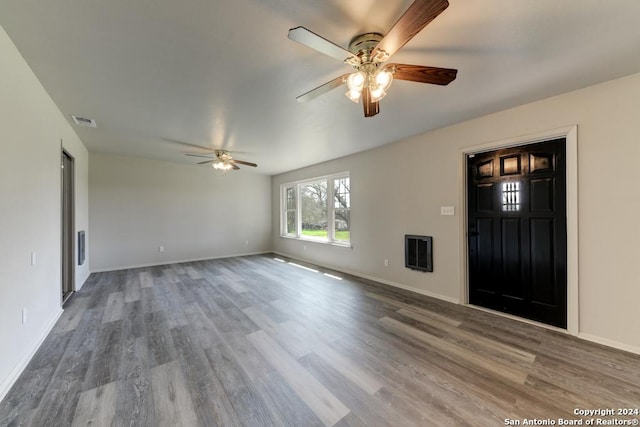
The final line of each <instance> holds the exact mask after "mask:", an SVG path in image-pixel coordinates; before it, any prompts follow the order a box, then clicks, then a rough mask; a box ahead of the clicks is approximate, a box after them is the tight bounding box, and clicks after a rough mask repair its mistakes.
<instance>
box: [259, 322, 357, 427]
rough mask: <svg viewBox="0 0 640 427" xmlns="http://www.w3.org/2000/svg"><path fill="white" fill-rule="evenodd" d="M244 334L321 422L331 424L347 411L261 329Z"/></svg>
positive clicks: (347, 411)
mask: <svg viewBox="0 0 640 427" xmlns="http://www.w3.org/2000/svg"><path fill="white" fill-rule="evenodd" d="M247 337H248V338H249V341H251V343H252V344H253V345H254V346H255V347H256V348H257V349H258V350H259V351H260V352H261V353H262V354H263V355H264V357H265V358H266V359H267V361H268V362H269V363H270V364H271V365H272V366H273V367H274V368H275V369H276V370H277V371H278V372H279V373H280V375H282V377H283V378H284V379H285V381H287V383H288V384H289V385H290V386H291V388H292V389H294V390H295V392H296V393H297V394H298V396H300V399H302V400H303V401H304V402H305V403H306V404H307V405H308V406H309V408H311V410H312V411H313V412H314V413H315V414H316V415H317V416H318V418H320V419H321V420H322V422H323V423H324V425H326V426H332V425H334V424H335V423H337V422H338V421H340V419H341V418H342V417H344V416H345V415H347V414H348V413H349V408H347V407H346V406H344V404H342V402H340V401H339V400H338V399H337V398H336V397H335V396H334V395H333V394H331V392H330V391H329V390H327V389H326V388H325V387H324V386H323V385H322V384H321V383H320V382H319V381H318V380H317V379H315V378H314V377H313V376H311V375H310V374H309V373H308V372H307V371H306V370H305V369H304V368H303V367H302V366H300V364H299V363H298V362H296V360H295V359H294V358H292V357H291V356H290V355H289V354H288V353H287V352H286V351H285V350H284V349H283V348H282V347H280V346H279V345H278V344H277V343H276V342H275V341H273V340H272V339H271V338H270V337H269V336H268V335H267V334H266V333H265V332H264V331H258V332H254V333H252V334H250V335H248V336H247Z"/></svg>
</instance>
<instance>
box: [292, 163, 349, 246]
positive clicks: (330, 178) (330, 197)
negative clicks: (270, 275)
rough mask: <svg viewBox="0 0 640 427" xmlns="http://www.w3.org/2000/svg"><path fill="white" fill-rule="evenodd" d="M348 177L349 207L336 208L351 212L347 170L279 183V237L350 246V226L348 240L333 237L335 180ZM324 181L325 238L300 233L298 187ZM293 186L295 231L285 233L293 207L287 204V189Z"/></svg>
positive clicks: (300, 217)
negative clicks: (325, 206)
mask: <svg viewBox="0 0 640 427" xmlns="http://www.w3.org/2000/svg"><path fill="white" fill-rule="evenodd" d="M340 178H349V208H338V210H348V211H349V213H351V177H350V174H349V171H346V172H340V173H334V174H330V175H323V176H318V177H314V178H306V179H302V180H298V181H292V182H286V183H283V184H281V185H280V237H282V238H286V239H296V240H303V241H305V242H316V243H325V244H331V245H336V246H347V247H351V227H349V240H336V238H335V232H336V230H335V211H336V207H335V180H336V179H340ZM318 181H325V182H326V184H327V238H326V239H325V238H318V237H311V236H305V235H303V234H302V206H301V198H300V194H301V193H300V189H301V187H302V186H304V185H305V184H311V183H316V182H318ZM289 188H293V189H294V193H295V198H296V209H295V212H296V230H295V231H296V232H295V233H292V234H288V233H287V231H288V230H287V224H288V223H287V216H288V213H289V212H291V211H293V209H290V208H288V205H287V189H289Z"/></svg>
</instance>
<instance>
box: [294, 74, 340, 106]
mask: <svg viewBox="0 0 640 427" xmlns="http://www.w3.org/2000/svg"><path fill="white" fill-rule="evenodd" d="M348 76H349V74H343V75H341V76H340V77H336V78H335V79H333V80H331V81H328V82H326V83H325V84H323V85H321V86H318V87H317V88H315V89H311V90H310V91H309V92H306V93H303V94H302V95H300V96H299V97H297V98H296V100H298V102H307V101H311V100H312V99H315V98H317V97H319V96H320V95H324V94H325V93H327V92H329V91H330V90H332V89H335V88H337V87H339V86H342V85H343V84H344V82H345V80H346V78H347V77H348Z"/></svg>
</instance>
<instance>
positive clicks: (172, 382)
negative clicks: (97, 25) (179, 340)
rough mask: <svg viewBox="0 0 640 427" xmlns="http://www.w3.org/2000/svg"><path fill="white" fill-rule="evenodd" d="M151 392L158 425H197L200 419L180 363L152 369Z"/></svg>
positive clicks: (174, 362)
mask: <svg viewBox="0 0 640 427" xmlns="http://www.w3.org/2000/svg"><path fill="white" fill-rule="evenodd" d="M151 392H152V395H153V403H154V408H155V414H154V415H155V420H156V423H157V424H158V425H166V426H195V425H197V423H198V417H197V415H196V412H195V409H194V408H193V403H192V400H191V395H190V393H189V389H188V387H187V382H186V380H185V378H184V375H183V374H182V370H181V369H180V363H179V362H178V361H175V360H174V361H172V362H169V363H167V364H164V365H160V366H156V367H155V368H153V369H151Z"/></svg>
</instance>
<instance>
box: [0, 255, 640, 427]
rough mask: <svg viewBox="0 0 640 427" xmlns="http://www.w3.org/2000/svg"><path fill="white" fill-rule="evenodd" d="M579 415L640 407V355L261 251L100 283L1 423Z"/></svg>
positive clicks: (67, 319)
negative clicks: (330, 273)
mask: <svg viewBox="0 0 640 427" xmlns="http://www.w3.org/2000/svg"><path fill="white" fill-rule="evenodd" d="M337 275H339V276H343V277H344V275H340V274H337ZM576 408H579V409H598V408H640V356H637V355H632V354H628V353H624V352H621V351H616V350H612V349H609V348H605V347H602V346H598V345H594V344H591V343H587V342H584V341H581V340H577V339H574V338H571V337H568V336H566V335H564V334H561V333H558V332H553V331H550V330H546V329H541V328H538V327H535V326H532V325H529V324H525V323H521V322H516V321H512V320H509V319H506V318H503V317H499V316H494V315H492V314H489V313H486V312H482V311H479V310H474V309H472V308H469V307H462V306H456V305H453V304H448V303H445V302H442V301H437V300H433V299H429V298H426V297H422V296H418V295H415V294H411V293H409V292H403V291H400V290H396V289H394V288H390V287H386V286H383V285H376V284H372V283H363V282H362V281H358V280H355V279H354V278H349V277H344V279H343V280H338V279H337V278H334V277H330V276H327V275H324V274H323V271H320V272H313V271H309V270H306V269H302V268H298V267H296V266H295V265H291V264H289V263H287V262H278V261H276V260H275V259H274V256H268V255H265V256H251V257H242V258H229V259H222V260H211V261H203V262H193V263H186V264H175V265H166V266H161V267H150V268H142V269H132V270H125V271H117V272H109V273H98V274H93V275H91V277H90V278H89V280H88V282H87V283H86V284H85V286H84V287H83V288H82V290H81V291H79V292H78V293H77V294H76V295H75V296H74V297H73V299H72V300H71V301H70V303H69V305H68V307H67V308H66V309H65V311H64V314H63V316H62V317H61V319H60V320H59V322H58V323H57V324H56V326H55V328H54V329H53V331H52V333H51V334H50V335H49V337H48V338H47V339H46V340H45V342H44V343H43V345H42V347H41V348H40V350H39V351H38V352H37V353H36V355H35V357H34V358H33V360H32V361H31V363H30V364H29V366H28V367H27V369H26V370H25V372H24V373H23V374H22V376H21V377H20V378H19V380H18V381H17V383H16V384H15V386H14V387H13V389H12V390H11V391H10V392H9V394H8V395H7V397H6V398H5V399H4V401H2V403H1V404H0V425H2V426H4V425H34V426H40V425H43V426H44V425H47V426H65V425H73V426H76V425H92V426H103V425H105V426H107V425H109V426H111V425H113V426H197V425H200V426H321V425H325V426H332V425H337V426H363V425H366V426H413V425H416V426H426V425H435V426H446V425H452V426H463V425H472V426H485V425H486V426H498V425H506V424H505V419H509V420H523V419H525V418H526V419H533V418H536V419H545V420H546V419H555V420H557V419H558V418H563V419H587V418H590V417H586V418H585V417H580V416H577V415H574V409H576ZM591 418H593V417H591ZM600 418H603V417H600ZM604 418H605V419H611V417H608V418H607V417H604ZM617 418H619V419H625V417H617Z"/></svg>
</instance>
